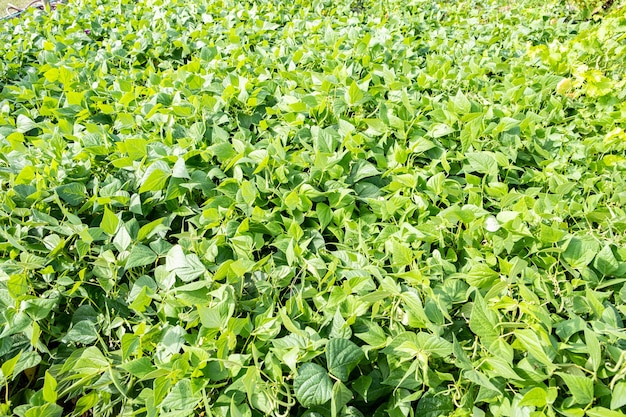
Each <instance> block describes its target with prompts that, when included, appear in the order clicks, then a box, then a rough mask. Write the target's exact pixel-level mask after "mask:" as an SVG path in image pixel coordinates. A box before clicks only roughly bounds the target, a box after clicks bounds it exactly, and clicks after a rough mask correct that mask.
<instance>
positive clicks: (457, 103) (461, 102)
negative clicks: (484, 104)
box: [451, 90, 472, 114]
mask: <svg viewBox="0 0 626 417" xmlns="http://www.w3.org/2000/svg"><path fill="white" fill-rule="evenodd" d="M451 101H452V103H453V104H454V110H455V111H456V112H457V113H459V114H465V113H469V112H470V111H472V103H470V101H469V100H468V99H467V97H465V95H464V94H463V93H462V92H461V90H458V91H457V93H456V96H454V97H452V99H451Z"/></svg>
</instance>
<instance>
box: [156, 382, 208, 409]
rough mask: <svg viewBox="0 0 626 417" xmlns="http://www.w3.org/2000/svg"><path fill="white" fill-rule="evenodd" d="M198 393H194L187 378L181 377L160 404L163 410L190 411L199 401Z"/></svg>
mask: <svg viewBox="0 0 626 417" xmlns="http://www.w3.org/2000/svg"><path fill="white" fill-rule="evenodd" d="M200 398H201V397H200V395H198V394H194V392H193V389H192V387H191V381H189V379H182V380H180V381H178V382H177V383H176V385H174V386H173V387H172V389H171V390H170V392H169V393H168V394H167V396H166V397H165V398H164V399H163V402H162V403H161V404H160V407H162V408H163V409H165V410H171V411H183V410H186V411H191V410H193V409H194V408H195V406H196V404H197V403H198V402H199V401H200Z"/></svg>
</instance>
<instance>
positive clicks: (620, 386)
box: [611, 381, 626, 410]
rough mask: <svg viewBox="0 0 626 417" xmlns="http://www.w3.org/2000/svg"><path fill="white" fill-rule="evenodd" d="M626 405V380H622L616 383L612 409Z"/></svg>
mask: <svg viewBox="0 0 626 417" xmlns="http://www.w3.org/2000/svg"><path fill="white" fill-rule="evenodd" d="M625 405H626V382H625V381H620V382H618V383H617V384H615V388H613V392H612V393H611V410H617V409H618V408H621V407H623V406H625Z"/></svg>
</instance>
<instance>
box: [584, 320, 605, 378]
mask: <svg viewBox="0 0 626 417" xmlns="http://www.w3.org/2000/svg"><path fill="white" fill-rule="evenodd" d="M585 344H586V345H587V351H588V352H589V362H590V364H591V369H592V370H593V371H594V372H597V371H598V369H599V368H600V366H601V365H602V352H601V350H600V342H599V341H598V336H596V334H595V333H594V332H593V331H592V330H589V329H588V328H587V327H585Z"/></svg>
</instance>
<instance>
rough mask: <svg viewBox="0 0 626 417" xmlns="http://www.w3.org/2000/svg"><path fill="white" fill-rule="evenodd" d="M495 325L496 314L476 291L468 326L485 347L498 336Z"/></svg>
mask: <svg viewBox="0 0 626 417" xmlns="http://www.w3.org/2000/svg"><path fill="white" fill-rule="evenodd" d="M497 325H498V315H497V314H496V312H494V311H492V310H491V309H489V307H488V306H487V304H486V303H485V301H484V300H483V298H482V297H481V295H480V294H479V293H478V292H476V293H475V298H474V306H473V307H472V314H471V315H470V320H469V327H470V329H471V330H472V332H474V334H475V335H476V336H478V337H479V339H480V341H481V342H482V343H483V345H484V346H485V347H486V348H487V349H489V348H490V347H491V346H493V345H494V343H495V342H496V341H497V340H498V339H499V338H500V332H499V331H498V327H497Z"/></svg>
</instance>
